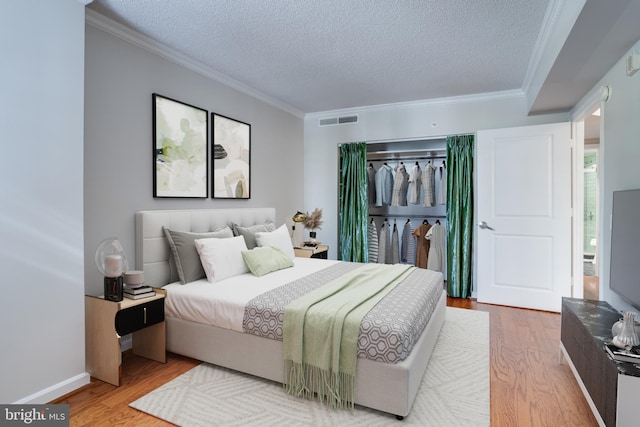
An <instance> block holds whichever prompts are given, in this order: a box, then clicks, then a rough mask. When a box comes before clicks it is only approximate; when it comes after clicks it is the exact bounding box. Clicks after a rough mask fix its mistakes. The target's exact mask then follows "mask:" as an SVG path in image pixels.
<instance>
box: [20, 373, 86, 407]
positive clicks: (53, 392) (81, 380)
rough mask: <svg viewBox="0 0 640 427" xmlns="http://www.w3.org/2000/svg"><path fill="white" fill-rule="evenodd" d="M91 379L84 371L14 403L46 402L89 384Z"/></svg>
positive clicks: (36, 403) (34, 403) (35, 403)
mask: <svg viewBox="0 0 640 427" xmlns="http://www.w3.org/2000/svg"><path fill="white" fill-rule="evenodd" d="M90 381H91V376H90V375H89V374H88V373H87V372H83V373H81V374H78V375H76V376H75V377H71V378H69V379H67V380H64V381H62V382H59V383H58V384H54V385H52V386H51V387H47V388H45V389H44V390H40V391H39V392H37V393H34V394H32V395H31V396H27V397H25V398H23V399H20V400H17V401H15V402H13V403H14V404H18V405H25V404H26V405H30V404H33V405H38V404H46V403H49V402H52V401H54V400H56V399H57V398H59V397H62V396H64V395H66V394H69V393H71V392H73V391H75V390H77V389H79V388H80V387H83V386H85V385H87V384H89V382H90Z"/></svg>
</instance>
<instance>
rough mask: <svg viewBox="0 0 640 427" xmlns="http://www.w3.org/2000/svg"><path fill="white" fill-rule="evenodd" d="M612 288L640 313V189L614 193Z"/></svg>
mask: <svg viewBox="0 0 640 427" xmlns="http://www.w3.org/2000/svg"><path fill="white" fill-rule="evenodd" d="M609 287H610V288H611V290H612V291H614V292H616V293H617V294H618V295H620V296H621V297H622V298H623V299H624V300H625V301H627V302H628V303H629V304H631V305H633V306H634V307H635V308H636V309H638V310H640V190H624V191H614V192H613V212H612V215H611V266H610V274H609Z"/></svg>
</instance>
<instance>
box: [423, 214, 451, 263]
mask: <svg viewBox="0 0 640 427" xmlns="http://www.w3.org/2000/svg"><path fill="white" fill-rule="evenodd" d="M445 238H446V231H445V228H444V226H443V225H441V224H434V225H433V227H431V228H430V229H429V230H428V231H427V234H425V239H426V240H429V241H430V243H431V244H430V245H429V257H428V261H427V268H428V269H429V270H435V271H443V270H444V263H445V260H446V258H445V257H446V254H445V250H444V242H445Z"/></svg>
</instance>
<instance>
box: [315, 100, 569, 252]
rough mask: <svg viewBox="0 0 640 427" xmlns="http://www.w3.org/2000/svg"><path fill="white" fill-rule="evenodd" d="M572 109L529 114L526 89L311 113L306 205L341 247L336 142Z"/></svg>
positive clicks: (481, 125)
mask: <svg viewBox="0 0 640 427" xmlns="http://www.w3.org/2000/svg"><path fill="white" fill-rule="evenodd" d="M354 114H358V115H359V122H358V123H357V124H347V125H338V126H325V127H319V126H318V120H319V119H320V118H326V117H338V116H345V115H354ZM568 119H569V116H568V114H552V115H544V116H532V117H527V115H526V108H525V99H524V95H523V94H522V93H519V92H518V93H513V92H507V93H501V94H494V95H487V96H477V97H469V98H460V99H453V98H452V99H445V100H433V101H427V102H422V103H408V104H397V105H388V106H378V107H363V108H360V109H348V110H340V111H330V112H323V113H315V114H310V115H307V116H306V117H305V123H304V149H305V151H304V169H305V178H306V179H305V183H304V194H305V199H304V209H305V210H309V211H310V210H312V209H314V208H316V207H319V208H322V209H323V213H324V220H325V222H324V225H323V226H322V230H320V231H319V232H318V240H320V241H322V242H323V243H326V244H328V245H330V252H329V257H330V258H336V257H337V254H338V252H337V248H338V145H339V144H341V143H345V142H357V141H365V142H374V141H387V140H403V139H404V140H407V139H409V140H410V139H424V138H435V137H443V136H447V135H456V134H467V133H475V132H476V131H478V130H482V129H494V128H506V127H513V126H526V125H534V124H545V123H555V122H563V121H568Z"/></svg>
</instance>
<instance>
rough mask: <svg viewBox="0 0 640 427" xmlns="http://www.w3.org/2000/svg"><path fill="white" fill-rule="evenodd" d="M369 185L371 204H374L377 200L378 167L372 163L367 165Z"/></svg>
mask: <svg viewBox="0 0 640 427" xmlns="http://www.w3.org/2000/svg"><path fill="white" fill-rule="evenodd" d="M367 185H368V189H367V190H368V196H367V197H368V199H369V204H370V205H373V204H374V203H375V202H376V168H374V167H373V164H372V163H369V166H367Z"/></svg>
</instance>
